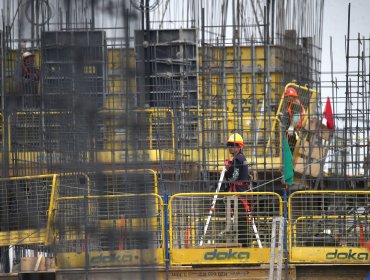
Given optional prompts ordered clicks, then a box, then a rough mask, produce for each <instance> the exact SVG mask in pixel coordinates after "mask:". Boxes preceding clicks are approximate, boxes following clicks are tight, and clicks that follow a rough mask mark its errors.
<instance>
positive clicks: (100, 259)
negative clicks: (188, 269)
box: [54, 194, 165, 269]
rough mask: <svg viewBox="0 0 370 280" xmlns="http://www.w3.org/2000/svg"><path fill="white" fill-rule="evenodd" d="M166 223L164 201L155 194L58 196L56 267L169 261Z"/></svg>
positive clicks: (55, 228)
mask: <svg viewBox="0 0 370 280" xmlns="http://www.w3.org/2000/svg"><path fill="white" fill-rule="evenodd" d="M163 221H164V217H163V201H162V198H161V197H160V196H158V195H156V194H122V195H103V196H85V197H84V196H78V197H64V198H59V199H58V200H57V209H56V211H55V224H54V230H55V245H56V263H57V267H58V268H60V269H63V268H83V267H85V265H89V267H114V266H118V267H121V266H137V265H161V264H164V254H165V249H164V222H163ZM87 262H88V264H87Z"/></svg>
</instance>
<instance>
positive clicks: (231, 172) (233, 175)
mask: <svg viewBox="0 0 370 280" xmlns="http://www.w3.org/2000/svg"><path fill="white" fill-rule="evenodd" d="M225 178H226V179H227V180H228V182H229V187H228V189H227V191H236V192H244V191H247V190H248V186H249V180H250V178H249V174H248V165H247V159H246V158H245V156H244V155H243V153H242V152H239V153H238V154H237V155H235V156H234V158H233V161H232V162H231V164H230V166H229V168H228V169H227V170H226V172H225Z"/></svg>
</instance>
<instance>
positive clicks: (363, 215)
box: [289, 191, 370, 264]
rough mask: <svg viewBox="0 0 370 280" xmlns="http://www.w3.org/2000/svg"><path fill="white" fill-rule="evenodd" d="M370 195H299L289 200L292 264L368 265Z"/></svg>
mask: <svg viewBox="0 0 370 280" xmlns="http://www.w3.org/2000/svg"><path fill="white" fill-rule="evenodd" d="M369 207H370V191H299V192H295V193H293V194H292V195H291V196H290V198H289V224H290V227H289V230H290V234H289V236H290V246H289V248H290V249H289V250H290V261H291V262H296V263H333V264H335V263H342V264H343V263H348V264H354V263H355V264H368V263H369V261H370V259H369V254H370V252H369V251H368V250H367V249H366V242H367V241H368V240H369V239H370V226H369V220H370V216H369Z"/></svg>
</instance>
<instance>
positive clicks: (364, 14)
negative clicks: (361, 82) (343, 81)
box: [322, 0, 370, 72]
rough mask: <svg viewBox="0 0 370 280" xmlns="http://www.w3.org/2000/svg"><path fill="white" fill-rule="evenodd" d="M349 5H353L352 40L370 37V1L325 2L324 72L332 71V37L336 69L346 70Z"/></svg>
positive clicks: (337, 0)
mask: <svg viewBox="0 0 370 280" xmlns="http://www.w3.org/2000/svg"><path fill="white" fill-rule="evenodd" d="M348 3H351V29H350V34H351V35H350V38H357V33H360V34H361V36H365V37H369V35H370V15H369V11H370V0H352V1H349V0H325V10H324V26H323V52H322V71H324V72H325V71H330V36H332V38H333V39H332V40H333V53H334V57H333V60H334V69H335V70H337V71H344V70H345V66H346V64H345V40H344V36H345V35H346V34H347V19H348Z"/></svg>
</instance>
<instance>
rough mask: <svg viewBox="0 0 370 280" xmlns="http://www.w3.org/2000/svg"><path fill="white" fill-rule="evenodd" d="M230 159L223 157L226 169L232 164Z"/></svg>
mask: <svg viewBox="0 0 370 280" xmlns="http://www.w3.org/2000/svg"><path fill="white" fill-rule="evenodd" d="M232 162H233V161H232V160H231V159H225V168H226V171H228V170H229V168H230V166H231V164H232Z"/></svg>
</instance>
